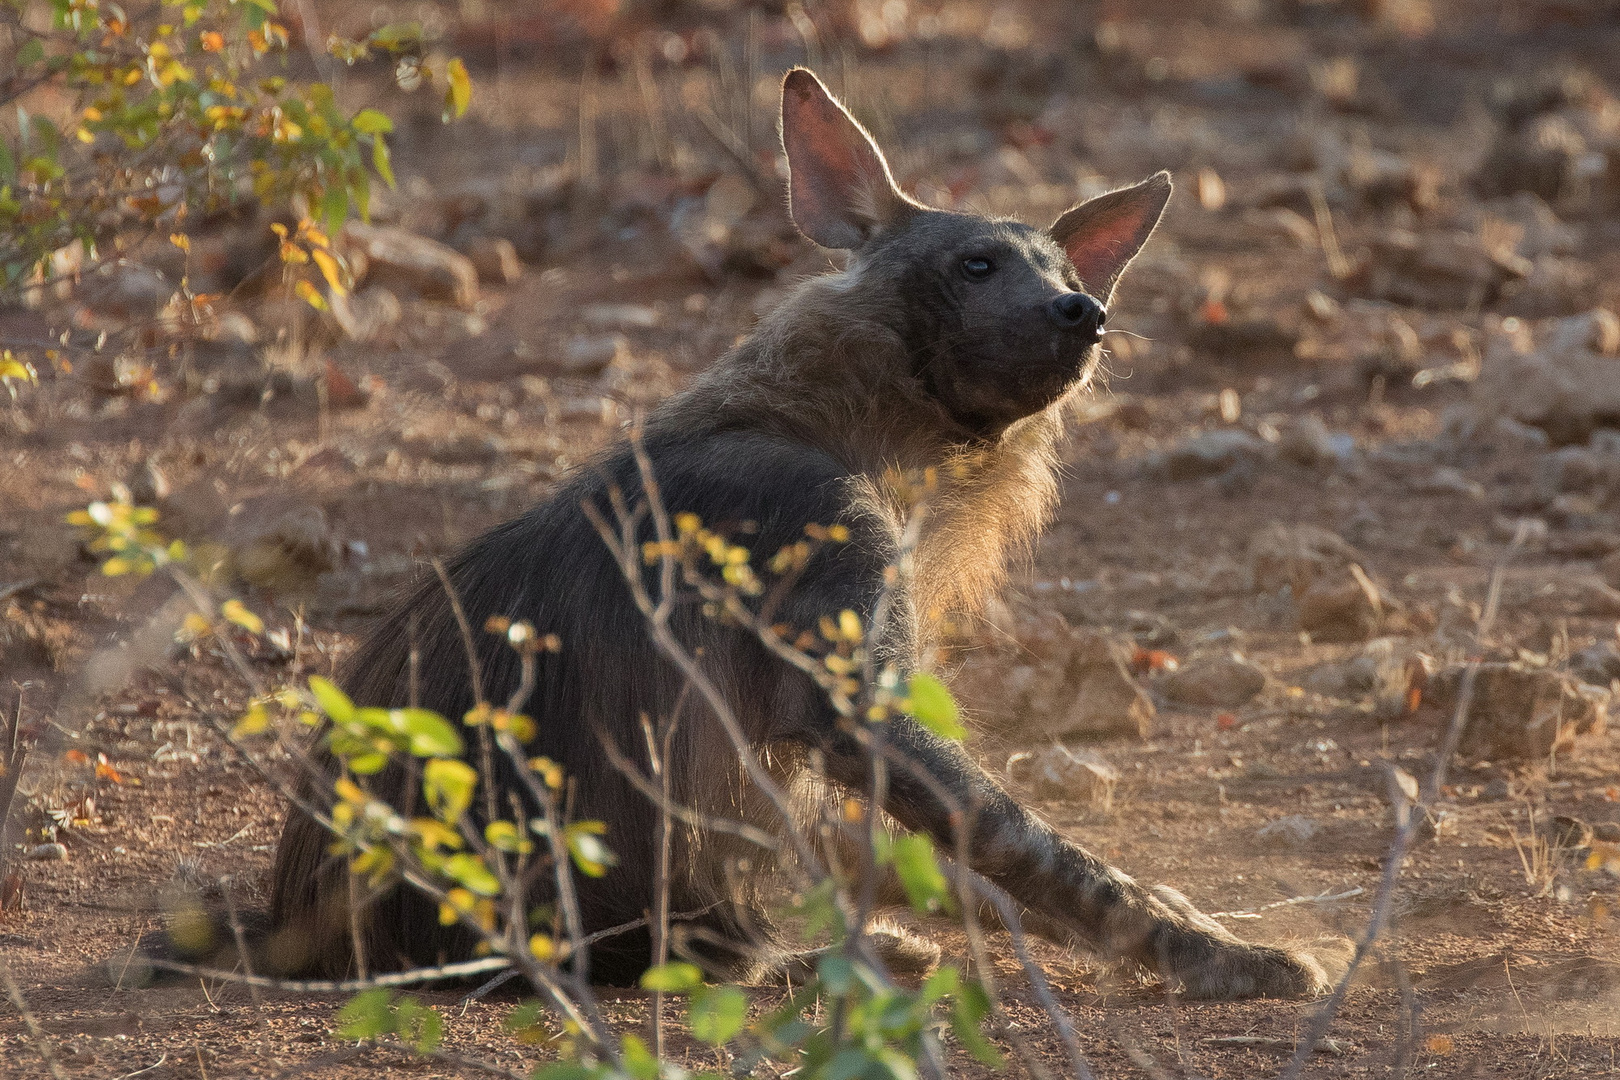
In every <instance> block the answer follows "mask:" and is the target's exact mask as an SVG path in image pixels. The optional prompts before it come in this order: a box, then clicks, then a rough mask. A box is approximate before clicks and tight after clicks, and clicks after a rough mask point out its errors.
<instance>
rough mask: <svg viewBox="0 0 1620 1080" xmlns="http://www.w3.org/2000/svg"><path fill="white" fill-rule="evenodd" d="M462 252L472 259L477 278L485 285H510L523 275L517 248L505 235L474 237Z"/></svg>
mask: <svg viewBox="0 0 1620 1080" xmlns="http://www.w3.org/2000/svg"><path fill="white" fill-rule="evenodd" d="M463 254H465V255H466V256H467V258H469V259H471V260H472V264H473V269H474V270H476V271H477V272H478V280H479V281H480V282H482V283H483V284H485V285H511V284H513V283H515V282H516V281H517V280H518V279H519V278H521V277H522V276H523V263H522V261H520V260H519V259H518V253H517V248H516V247H515V246H513V244H512V241H510V240H508V239H506V238H505V237H502V236H479V237H476V238H475V239H473V240H472V241H471V242H470V243H469V244H468V245H467V247H466V250H465V251H464V252H463Z"/></svg>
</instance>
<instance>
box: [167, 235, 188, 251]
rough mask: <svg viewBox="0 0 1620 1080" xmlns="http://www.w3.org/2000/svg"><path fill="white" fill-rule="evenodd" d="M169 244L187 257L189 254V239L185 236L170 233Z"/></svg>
mask: <svg viewBox="0 0 1620 1080" xmlns="http://www.w3.org/2000/svg"><path fill="white" fill-rule="evenodd" d="M169 243H171V244H173V245H174V246H175V247H177V248H179V249H180V250H181V251H184V252H185V253H187V254H188V255H189V254H190V253H191V237H189V236H187V235H186V234H185V233H170V234H169Z"/></svg>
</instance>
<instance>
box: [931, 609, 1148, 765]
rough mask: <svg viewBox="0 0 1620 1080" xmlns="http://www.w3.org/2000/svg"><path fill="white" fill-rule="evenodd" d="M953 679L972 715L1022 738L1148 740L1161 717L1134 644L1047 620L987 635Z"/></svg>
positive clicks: (1051, 617)
mask: <svg viewBox="0 0 1620 1080" xmlns="http://www.w3.org/2000/svg"><path fill="white" fill-rule="evenodd" d="M983 644H984V647H982V648H978V649H975V650H973V651H972V652H971V653H969V655H968V658H967V660H966V661H965V662H964V664H963V667H962V670H961V671H960V672H959V673H958V674H957V677H956V678H955V679H954V680H953V688H954V689H956V691H957V692H958V694H959V695H961V696H962V698H963V701H964V703H965V704H967V706H968V707H969V709H970V710H971V711H974V712H976V713H978V714H980V715H981V716H983V718H984V719H985V720H986V721H987V722H989V723H990V724H992V725H994V726H996V727H998V728H1000V729H1002V730H1003V731H1005V732H1007V733H1009V734H1013V733H1016V734H1017V735H1019V736H1021V737H1032V736H1050V737H1052V738H1088V739H1107V738H1120V737H1125V738H1138V739H1141V738H1146V737H1147V735H1148V733H1149V732H1150V731H1151V730H1152V727H1153V720H1154V717H1155V715H1156V710H1155V709H1154V707H1153V700H1152V699H1151V698H1150V697H1148V695H1147V693H1146V692H1145V691H1144V690H1143V689H1142V688H1141V686H1139V685H1138V684H1137V682H1136V680H1135V679H1134V678H1132V677H1131V672H1130V667H1129V664H1130V659H1131V655H1132V651H1133V645H1132V644H1131V643H1130V642H1129V641H1128V640H1127V641H1120V640H1116V639H1114V638H1113V637H1111V636H1109V635H1108V634H1105V633H1102V632H1100V631H1095V630H1086V629H1080V628H1076V627H1071V626H1070V625H1069V624H1068V623H1067V622H1066V621H1065V620H1064V619H1063V618H1062V617H1061V616H1057V615H1047V616H1044V617H1042V618H1040V619H1036V620H1031V621H1028V622H1025V623H1022V624H1018V625H1014V626H1012V627H1010V628H1007V627H1003V628H1002V629H1001V630H1000V631H999V632H998V633H995V634H993V635H990V636H987V637H986V639H985V641H984V643H983Z"/></svg>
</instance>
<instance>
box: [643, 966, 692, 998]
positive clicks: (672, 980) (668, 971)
mask: <svg viewBox="0 0 1620 1080" xmlns="http://www.w3.org/2000/svg"><path fill="white" fill-rule="evenodd" d="M702 985H703V972H702V971H700V970H699V969H698V966H697V965H696V964H688V963H686V962H685V961H681V960H671V961H670V962H669V963H667V964H659V965H658V966H657V967H650V968H648V969H647V970H646V971H644V972H642V973H641V988H642V989H643V990H662V991H663V992H664V993H666V994H684V993H686V992H687V991H689V990H695V989H697V988H698V987H700V986H702Z"/></svg>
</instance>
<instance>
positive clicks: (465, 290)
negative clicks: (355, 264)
mask: <svg viewBox="0 0 1620 1080" xmlns="http://www.w3.org/2000/svg"><path fill="white" fill-rule="evenodd" d="M343 243H344V245H345V246H346V247H351V248H353V249H355V250H356V251H358V252H360V253H361V254H362V255H364V257H365V260H366V266H367V271H366V276H367V277H368V279H371V280H374V281H376V282H377V283H379V284H383V285H387V286H389V287H392V288H404V289H406V290H407V291H410V292H413V293H415V294H417V295H419V296H422V297H425V298H427V299H430V300H446V301H449V302H450V303H453V304H455V305H456V306H457V307H461V308H467V309H470V308H471V307H472V306H473V304H474V303H476V302H477V300H478V271H477V269H475V268H474V266H473V263H472V260H471V259H469V258H467V256H465V255H463V254H461V253H460V252H459V251H456V250H455V249H454V248H450V247H447V246H445V245H444V244H441V243H439V242H438V241H437V240H429V239H428V238H427V237H425V236H418V235H416V234H415V233H410V232H406V231H405V230H404V229H396V228H393V227H390V226H386V225H363V224H360V223H359V222H350V223H349V224H348V225H346V226H344V229H343Z"/></svg>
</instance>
